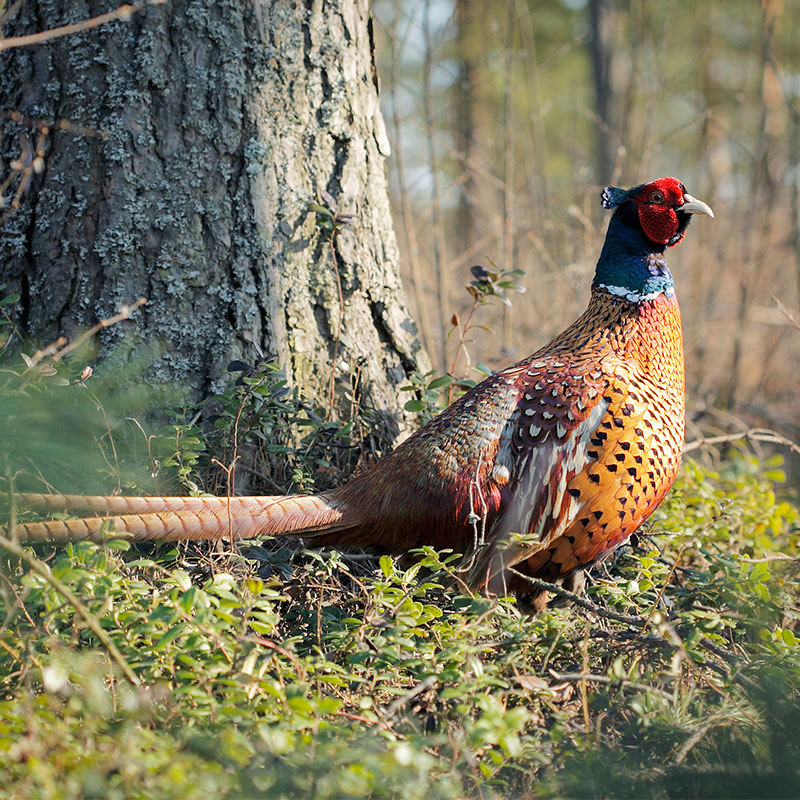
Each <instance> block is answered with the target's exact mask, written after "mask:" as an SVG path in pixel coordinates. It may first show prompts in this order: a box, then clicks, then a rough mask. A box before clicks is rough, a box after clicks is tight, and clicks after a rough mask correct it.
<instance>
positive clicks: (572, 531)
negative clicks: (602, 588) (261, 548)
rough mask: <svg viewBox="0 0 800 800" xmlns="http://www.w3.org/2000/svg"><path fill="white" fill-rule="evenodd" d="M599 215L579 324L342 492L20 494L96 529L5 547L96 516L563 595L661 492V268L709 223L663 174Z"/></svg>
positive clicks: (680, 399)
mask: <svg viewBox="0 0 800 800" xmlns="http://www.w3.org/2000/svg"><path fill="white" fill-rule="evenodd" d="M602 203H603V205H604V206H605V207H606V208H609V209H611V208H616V211H615V213H614V215H613V217H612V219H611V222H610V224H609V227H608V232H607V234H606V241H605V244H604V246H603V250H602V252H601V254H600V259H599V261H598V263H597V269H596V272H595V278H594V282H593V283H592V293H591V300H590V302H589V307H588V308H587V310H586V311H585V312H584V313H583V315H581V316H580V317H579V318H578V319H577V320H576V321H575V322H574V323H573V324H572V325H570V327H569V328H567V329H566V330H565V331H564V332H563V333H561V334H560V335H559V336H557V337H556V338H555V339H554V340H553V341H552V342H550V343H549V344H548V345H546V346H545V347H542V348H541V349H540V350H538V351H537V352H536V353H534V354H533V355H532V356H530V357H529V358H526V359H525V360H524V361H520V362H519V363H518V364H515V365H514V366H511V367H508V368H507V369H504V370H503V371H501V372H498V373H497V374H495V375H493V376H492V377H490V378H488V379H486V380H485V381H483V382H482V383H481V384H479V385H478V386H476V387H475V388H473V389H472V390H470V391H469V392H467V393H466V394H465V395H463V396H462V397H461V398H459V399H458V400H456V401H455V402H454V403H453V404H452V405H451V406H450V407H449V408H447V409H446V410H445V411H444V412H442V413H441V414H440V415H439V416H438V417H436V418H435V419H433V420H432V421H431V422H430V423H428V424H427V425H425V426H424V427H423V428H422V429H420V430H419V431H418V432H417V433H416V434H414V435H413V436H411V437H410V438H409V439H407V440H406V441H405V442H403V443H402V444H401V445H400V446H399V447H398V448H397V449H396V450H394V451H393V452H392V453H390V454H389V455H388V456H386V457H385V458H384V459H383V460H381V461H380V462H378V463H377V464H376V465H375V466H374V467H373V468H372V469H369V470H367V471H365V472H364V473H362V474H361V475H358V476H357V477H355V478H353V479H352V480H351V481H349V482H348V483H346V484H345V485H343V486H341V487H340V488H338V489H334V490H332V491H329V492H325V493H323V494H320V495H315V496H302V495H294V496H288V497H273V496H270V497H230V498H192V497H172V498H169V497H78V496H63V495H25V496H24V497H23V500H24V501H25V502H27V503H30V504H35V505H39V506H44V507H46V508H51V509H56V508H58V509H84V510H86V509H89V510H92V511H93V512H94V513H96V514H103V515H108V516H107V517H105V518H103V517H92V518H86V519H76V520H65V521H50V522H38V523H23V524H19V525H17V528H16V531H17V534H18V536H19V537H20V539H21V540H22V541H27V542H41V541H59V540H79V539H84V538H98V537H100V535H101V532H102V525H103V523H104V521H106V520H107V519H108V518H109V517H110V519H111V523H112V525H113V526H115V527H116V528H117V529H119V530H124V531H128V532H129V533H130V534H132V536H133V538H134V539H161V540H164V539H211V538H217V537H223V536H232V537H236V538H253V537H258V536H271V535H295V536H302V537H307V538H308V539H310V541H311V543H312V544H313V545H315V546H316V545H319V546H331V545H334V546H337V547H340V546H348V545H350V546H358V547H365V548H368V549H371V550H374V551H380V552H388V553H400V552H404V551H408V550H410V549H412V548H415V547H419V546H421V545H430V546H432V547H435V548H452V549H454V550H455V551H457V552H460V553H465V554H468V555H470V557H471V560H470V562H469V563H470V564H471V567H470V570H469V575H468V582H469V583H470V584H471V585H472V586H474V587H481V588H488V589H490V590H492V591H505V590H511V591H515V592H516V593H518V594H520V595H525V594H527V593H528V591H529V590H528V587H527V584H526V582H525V581H524V579H521V578H520V577H519V576H517V575H514V574H512V573H510V572H509V570H508V568H509V567H512V566H513V567H514V568H515V570H517V571H518V572H521V573H522V574H527V575H530V576H535V577H540V578H543V579H545V580H549V581H556V582H563V581H564V580H565V579H567V578H569V576H571V575H572V574H573V573H575V572H576V571H578V570H580V569H581V568H583V567H586V566H588V565H590V564H592V563H593V562H595V561H597V560H598V559H600V558H603V557H604V556H606V555H608V554H609V553H610V552H611V551H612V550H613V549H614V548H615V547H617V546H618V545H620V544H621V543H623V542H625V541H626V540H627V539H628V538H629V537H630V536H631V534H632V533H633V532H634V531H636V529H637V528H638V527H639V526H640V525H641V524H642V523H643V522H644V521H645V520H646V519H647V518H648V517H649V516H650V514H652V513H653V511H654V510H655V508H656V507H657V506H658V504H659V503H660V502H661V500H662V498H663V497H664V495H665V494H666V492H667V490H668V489H669V488H670V486H671V485H672V482H673V480H674V478H675V474H676V472H677V469H678V463H679V461H680V458H681V451H682V447H683V421H684V369H683V348H682V338H681V320H680V312H679V310H678V303H677V300H676V298H675V292H674V288H673V282H672V276H671V275H670V272H669V269H668V268H667V263H666V260H665V258H664V255H663V254H664V250H665V249H666V248H667V247H671V246H673V245H675V244H677V243H678V242H680V241H681V240H682V239H683V237H684V234H685V231H686V227H687V225H688V224H689V221H690V219H691V216H692V215H693V214H707V215H709V216H711V217H713V216H714V214H713V212H712V211H711V209H710V208H709V206H708V205H706V204H705V203H703V202H702V201H700V200H696V199H695V198H693V197H692V196H691V195H689V194H687V192H686V188H685V187H684V185H683V184H682V183H681V182H680V181H678V180H676V179H675V178H661V179H660V180H657V181H653V182H652V183H647V184H642V185H640V186H636V187H634V188H633V189H629V190H627V191H625V190H622V189H617V188H614V187H610V186H609V187H606V189H605V190H604V191H603V193H602ZM529 599H530V600H531V601H532V602H533V604H534V606H541V604H542V602H543V599H542V598H541V597H537V596H536V595H535V593H534V596H532V597H530V598H529Z"/></svg>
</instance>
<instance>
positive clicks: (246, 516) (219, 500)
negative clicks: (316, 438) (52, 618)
mask: <svg viewBox="0 0 800 800" xmlns="http://www.w3.org/2000/svg"><path fill="white" fill-rule="evenodd" d="M38 498H39V499H41V498H48V499H47V500H46V501H44V502H40V501H38V500H33V501H32V503H33V504H38V505H40V506H41V505H45V506H46V507H48V508H56V507H57V508H61V509H64V508H65V504H64V502H60V503H59V502H58V501H59V500H61V501H64V500H66V502H67V506H66V507H67V508H70V509H71V508H86V507H87V501H88V506H89V507H90V508H92V509H94V510H98V511H103V512H106V513H109V512H110V515H109V516H98V517H86V518H83V519H67V520H48V521H46V522H23V523H18V524H17V525H16V528H15V533H16V535H17V537H18V538H19V539H20V541H22V542H27V543H34V542H63V541H69V542H75V541H81V540H84V539H90V540H94V541H99V540H102V539H103V538H104V537H105V533H104V526H105V528H106V529H109V530H112V531H113V530H117V531H121V532H125V533H127V534H129V536H130V537H131V538H132V539H133V540H134V541H146V540H160V541H177V540H201V539H219V538H222V537H231V538H234V539H246V538H253V537H257V536H280V535H305V534H313V533H314V532H315V531H335V530H340V529H342V528H348V527H352V526H353V525H357V524H358V523H359V521H360V520H359V519H358V518H357V516H356V515H353V514H350V513H348V511H347V509H346V508H345V507H344V506H343V504H342V503H341V502H340V501H337V500H335V499H334V498H332V497H329V496H326V495H289V496H286V497H280V496H277V497H273V496H265V497H237V498H233V497H232V498H226V497H213V498H182V497H152V498H148V497H142V498H132V497H99V496H98V497H82V496H80V497H79V496H65V495H56V496H54V499H53V501H52V502H51V501H50V500H49V497H48V496H47V495H39V496H38ZM184 501H191V502H184ZM198 501H199V502H198ZM73 503H74V504H75V505H72V504H73ZM187 506H188V507H187ZM174 509H178V510H174ZM115 512H122V513H115ZM4 533H7V531H4Z"/></svg>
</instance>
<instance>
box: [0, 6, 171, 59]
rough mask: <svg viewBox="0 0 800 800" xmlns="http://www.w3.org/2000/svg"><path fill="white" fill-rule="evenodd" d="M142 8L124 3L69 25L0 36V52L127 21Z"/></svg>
mask: <svg viewBox="0 0 800 800" xmlns="http://www.w3.org/2000/svg"><path fill="white" fill-rule="evenodd" d="M164 2H166V0H151V3H150V5H155V4H156V3H164ZM142 8H144V6H141V5H133V4H132V3H125V4H124V5H121V6H120V7H119V8H116V9H114V10H113V11H109V12H107V13H105V14H100V15H99V16H97V17H90V18H89V19H85V20H82V21H81V22H73V23H72V24H71V25H62V26H60V27H58V28H50V30H46V31H41V32H39V33H29V34H27V35H26V36H12V37H10V38H8V39H2V38H0V52H2V51H3V50H10V49H11V48H12V47H27V46H28V45H31V44H41V43H42V42H47V41H50V40H51V39H60V38H61V37H62V36H69V35H70V34H73V33H79V32H80V31H88V30H91V29H92V28H99V27H100V26H101V25H105V24H106V23H108V22H114V21H116V20H118V19H119V20H125V21H127V20H129V19H130V18H131V17H132V16H133V15H134V14H135V13H136V12H137V11H141V10H142Z"/></svg>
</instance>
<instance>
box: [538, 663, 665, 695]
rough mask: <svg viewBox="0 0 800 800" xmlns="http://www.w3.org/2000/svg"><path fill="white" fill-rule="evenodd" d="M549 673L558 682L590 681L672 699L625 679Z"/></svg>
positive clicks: (644, 684) (573, 673)
mask: <svg viewBox="0 0 800 800" xmlns="http://www.w3.org/2000/svg"><path fill="white" fill-rule="evenodd" d="M549 672H550V674H551V675H552V676H553V678H555V679H556V680H558V681H567V682H569V683H577V682H578V681H580V682H581V683H585V682H586V681H592V683H604V684H607V685H610V686H619V687H620V688H627V689H639V690H640V691H644V692H654V693H655V694H658V695H661V697H663V698H664V699H665V700H669V701H672V700H673V699H674V698H673V696H672V695H671V694H670V693H669V692H665V691H664V690H663V689H657V688H656V687H655V686H648V685H647V684H646V683H634V682H633V681H629V680H626V679H625V678H611V677H609V676H608V675H593V674H591V673H589V672H556V671H555V670H553V669H551V670H549Z"/></svg>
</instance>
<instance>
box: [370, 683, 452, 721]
mask: <svg viewBox="0 0 800 800" xmlns="http://www.w3.org/2000/svg"><path fill="white" fill-rule="evenodd" d="M438 681H439V679H438V678H437V677H436V675H429V676H428V677H427V678H425V680H424V681H421V682H420V683H418V684H417V685H416V686H414V687H413V688H412V689H410V690H409V691H407V692H405V694H403V695H401V696H400V697H398V698H397V699H396V700H394V701H393V702H392V703H390V704H389V705H388V706H387V707H386V710H385V711H384V712H383V714H382V716H383V719H385V720H386V719H390V718H391V717H393V716H394V715H395V714H396V713H397V712H398V711H399V710H400V709H401V708H403V706H405V705H407V704H408V703H409V702H410V701H411V700H413V699H414V698H415V697H416V696H417V695H419V694H422V692H424V691H425V690H426V689H429V688H431V687H432V686H435V685H436V684H437V683H438Z"/></svg>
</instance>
